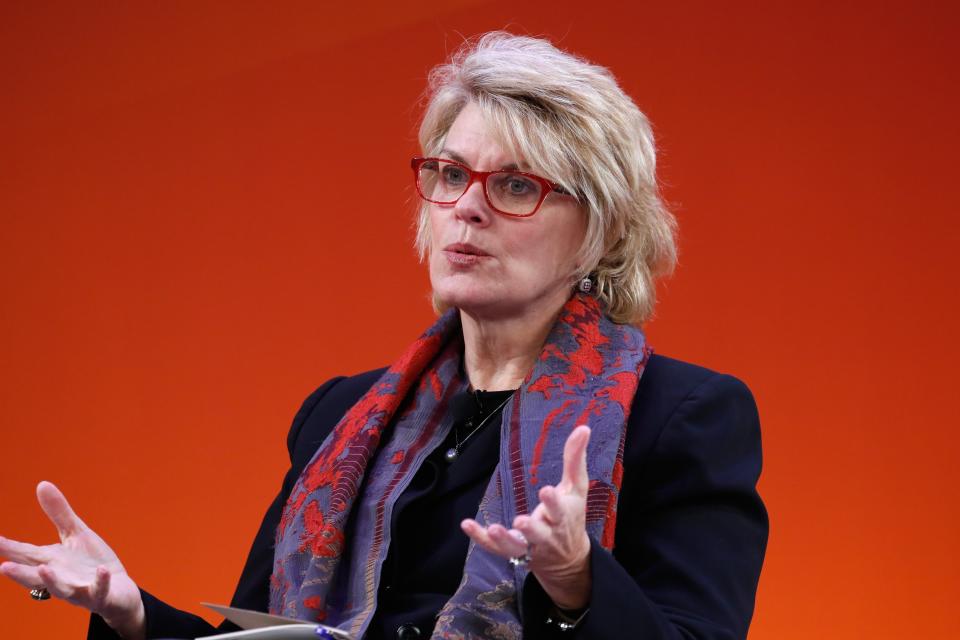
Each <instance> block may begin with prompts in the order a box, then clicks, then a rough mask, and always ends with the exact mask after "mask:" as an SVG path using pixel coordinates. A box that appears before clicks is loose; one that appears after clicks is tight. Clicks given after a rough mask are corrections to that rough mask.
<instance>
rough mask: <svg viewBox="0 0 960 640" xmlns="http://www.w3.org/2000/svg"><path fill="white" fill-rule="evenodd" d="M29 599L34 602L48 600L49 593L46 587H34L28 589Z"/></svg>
mask: <svg viewBox="0 0 960 640" xmlns="http://www.w3.org/2000/svg"><path fill="white" fill-rule="evenodd" d="M30 597H31V598H33V599H34V600H38V601H39V600H49V599H50V592H49V591H47V588H46V587H34V588H33V589H30Z"/></svg>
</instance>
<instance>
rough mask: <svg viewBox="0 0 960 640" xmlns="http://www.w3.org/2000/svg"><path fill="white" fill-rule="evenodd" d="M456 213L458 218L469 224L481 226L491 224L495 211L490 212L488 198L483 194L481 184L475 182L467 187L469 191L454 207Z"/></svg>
mask: <svg viewBox="0 0 960 640" xmlns="http://www.w3.org/2000/svg"><path fill="white" fill-rule="evenodd" d="M454 212H455V213H456V215H457V217H458V218H460V219H461V220H463V221H464V222H466V223H468V224H474V225H480V226H486V225H488V224H490V220H491V218H492V217H493V211H491V210H490V205H489V204H488V203H487V196H486V195H485V194H484V192H483V184H482V183H481V182H479V181H478V182H474V183H473V184H471V185H470V186H468V187H467V190H466V191H465V192H464V193H463V195H462V196H460V199H459V200H457V203H456V204H455V205H454Z"/></svg>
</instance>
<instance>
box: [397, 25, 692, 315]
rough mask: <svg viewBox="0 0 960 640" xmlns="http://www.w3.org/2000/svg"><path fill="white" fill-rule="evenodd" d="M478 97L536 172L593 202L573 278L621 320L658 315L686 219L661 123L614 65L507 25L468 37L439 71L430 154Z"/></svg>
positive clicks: (429, 127) (424, 213) (426, 230)
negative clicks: (666, 183) (666, 182)
mask: <svg viewBox="0 0 960 640" xmlns="http://www.w3.org/2000/svg"><path fill="white" fill-rule="evenodd" d="M468 102H472V103H474V104H476V105H477V106H478V107H479V108H480V110H481V112H482V113H483V114H484V116H485V117H486V119H487V121H488V122H489V123H490V124H491V125H492V127H493V128H494V130H495V131H497V132H498V133H499V135H500V137H501V138H502V140H503V143H504V145H505V146H507V147H508V148H510V149H511V150H513V151H515V152H517V153H518V155H520V156H521V157H522V158H523V159H524V160H525V161H526V162H527V163H528V164H529V166H530V170H531V171H534V172H536V173H539V174H541V175H543V176H545V177H547V178H549V179H550V180H553V181H554V182H556V183H558V184H560V185H561V186H563V187H564V188H565V189H566V190H567V191H569V192H570V193H573V194H576V196H577V198H578V200H579V201H580V203H581V205H582V206H583V207H584V208H585V209H586V211H587V218H588V220H587V233H586V236H585V238H584V242H583V245H582V246H581V248H580V255H579V264H580V265H581V266H580V270H579V271H578V272H577V273H576V274H574V278H573V279H572V281H571V286H573V285H574V283H575V282H577V281H579V280H580V279H582V278H583V277H586V276H590V277H591V278H593V279H594V282H595V289H594V291H595V292H596V295H597V296H598V298H599V299H600V301H601V303H602V304H603V306H604V308H605V310H606V312H607V314H608V315H609V316H610V317H611V318H612V319H613V320H614V321H616V322H621V323H627V322H636V323H642V322H644V321H646V320H648V319H649V318H650V317H651V315H652V314H653V308H654V303H655V301H656V279H657V278H658V277H659V276H662V275H665V274H668V273H670V272H671V271H672V270H673V267H674V265H675V264H676V244H675V241H674V237H675V233H676V221H675V219H674V217H673V215H671V213H670V212H669V211H668V210H667V208H666V206H665V205H664V203H663V201H662V200H661V198H660V191H659V188H658V186H657V180H656V150H655V146H654V139H653V131H652V130H651V128H650V123H649V121H648V120H647V117H646V116H645V115H644V114H643V113H642V112H641V111H640V109H638V108H637V106H636V105H635V104H634V103H633V101H632V100H631V99H630V97H629V96H627V94H625V93H624V92H623V90H622V89H621V88H620V86H619V85H618V84H617V81H616V80H615V79H614V77H613V75H612V74H611V73H610V71H609V70H608V69H606V68H605V67H600V66H597V65H593V64H591V63H589V62H587V61H586V60H583V59H582V58H579V57H576V56H574V55H572V54H569V53H566V52H564V51H561V50H560V49H557V48H556V47H555V46H553V44H551V43H550V42H548V41H547V40H542V39H537V38H530V37H524V36H516V35H513V34H509V33H505V32H502V31H496V32H492V33H487V34H485V35H483V36H480V37H479V38H477V39H474V40H471V41H468V42H466V43H465V44H464V45H463V46H462V47H461V48H460V49H459V50H458V51H457V52H456V53H454V54H453V56H451V58H450V59H449V60H448V61H447V62H446V63H444V64H442V65H439V66H437V67H435V68H434V69H433V70H432V71H431V72H430V76H429V84H428V88H427V106H426V110H425V113H424V116H423V121H422V122H421V125H420V136H419V137H420V147H421V150H422V152H423V155H425V156H435V155H438V154H439V152H440V149H442V147H443V142H444V138H445V137H446V135H447V132H448V131H449V129H450V127H451V126H452V124H453V121H454V120H455V119H456V117H457V115H458V114H459V113H460V110H461V109H463V107H464V106H465V105H466V104H467V103H468ZM428 207H429V205H428V203H425V202H424V203H422V204H421V207H420V212H419V218H418V223H417V224H418V226H417V239H416V246H417V249H418V250H419V252H420V258H421V260H423V259H424V258H425V257H426V255H427V253H428V251H429V247H430V225H429V218H428V210H429V209H428Z"/></svg>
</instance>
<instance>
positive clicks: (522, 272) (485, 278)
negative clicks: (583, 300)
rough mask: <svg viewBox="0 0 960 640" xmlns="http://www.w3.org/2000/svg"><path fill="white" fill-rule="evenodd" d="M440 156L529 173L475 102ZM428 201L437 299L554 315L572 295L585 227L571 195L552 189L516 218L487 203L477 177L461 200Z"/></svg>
mask: <svg viewBox="0 0 960 640" xmlns="http://www.w3.org/2000/svg"><path fill="white" fill-rule="evenodd" d="M438 155H439V156H440V157H442V158H449V159H452V160H457V161H459V162H461V163H463V164H465V165H467V166H468V167H470V168H471V169H474V170H477V171H493V170H496V169H504V168H517V167H519V169H520V170H521V171H523V170H529V168H528V167H527V165H526V163H525V162H524V159H523V158H517V157H515V156H512V155H510V154H509V153H506V152H505V151H504V150H503V149H502V148H501V146H500V144H499V143H498V141H497V139H496V137H495V136H494V134H493V131H492V130H491V129H490V128H489V127H488V126H487V124H486V122H485V121H484V119H483V116H482V115H481V112H480V110H479V109H478V108H477V107H476V106H475V105H474V104H473V103H468V104H467V105H466V106H465V107H464V108H463V110H461V111H460V114H459V115H458V116H457V119H456V120H454V122H453V125H452V126H451V127H450V131H449V132H448V133H447V137H446V139H445V141H444V146H443V150H442V151H441V152H440V153H439V154H438ZM544 177H545V178H547V179H550V176H544ZM429 206H430V210H429V211H430V233H431V242H430V282H431V284H432V285H433V291H434V295H435V296H436V297H437V298H438V299H439V301H440V302H442V303H444V304H446V305H448V306H454V307H458V308H459V309H461V310H463V311H466V312H467V313H470V314H471V315H475V316H478V317H487V318H498V317H499V318H506V317H518V316H523V315H525V314H530V313H536V312H538V311H541V312H556V311H557V310H559V308H560V307H561V306H563V303H564V302H566V300H567V298H569V296H570V294H571V291H572V286H573V282H572V276H573V273H574V272H575V270H576V268H577V263H576V255H577V253H578V250H579V249H580V245H581V243H582V242H583V238H584V235H585V234H586V228H587V220H586V218H587V217H586V213H585V212H584V211H583V209H582V208H581V207H580V206H579V205H578V204H577V202H576V200H575V199H574V198H573V197H571V196H568V195H562V194H559V193H555V192H552V193H550V194H549V195H548V196H547V198H546V200H544V201H543V204H542V205H541V206H540V209H538V210H537V212H536V214H534V215H533V216H531V217H529V218H511V217H508V216H504V215H501V214H499V213H497V212H496V211H494V210H492V209H491V208H490V206H489V205H488V204H487V201H486V198H485V197H484V194H483V184H481V183H480V182H479V181H478V182H475V183H474V184H472V185H470V187H469V189H467V191H466V192H465V193H464V194H463V196H461V197H460V199H459V200H458V201H457V202H456V204H452V205H438V204H430V205H429Z"/></svg>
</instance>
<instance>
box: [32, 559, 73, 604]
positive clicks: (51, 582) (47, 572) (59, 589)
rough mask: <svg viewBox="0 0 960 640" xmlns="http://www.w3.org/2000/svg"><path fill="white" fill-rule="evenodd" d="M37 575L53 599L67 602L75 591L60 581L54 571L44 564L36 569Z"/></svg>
mask: <svg viewBox="0 0 960 640" xmlns="http://www.w3.org/2000/svg"><path fill="white" fill-rule="evenodd" d="M37 573H38V574H39V575H40V580H41V581H42V582H43V584H45V585H46V586H47V591H49V592H50V593H51V594H52V595H54V596H55V597H57V598H60V599H61V600H69V599H70V598H72V597H73V594H74V592H75V591H76V589H75V588H74V587H71V586H70V585H68V584H66V583H65V582H64V581H63V580H61V579H60V576H59V575H57V572H56V571H54V570H53V569H51V568H50V567H48V566H47V565H45V564H41V565H40V566H38V567H37Z"/></svg>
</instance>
